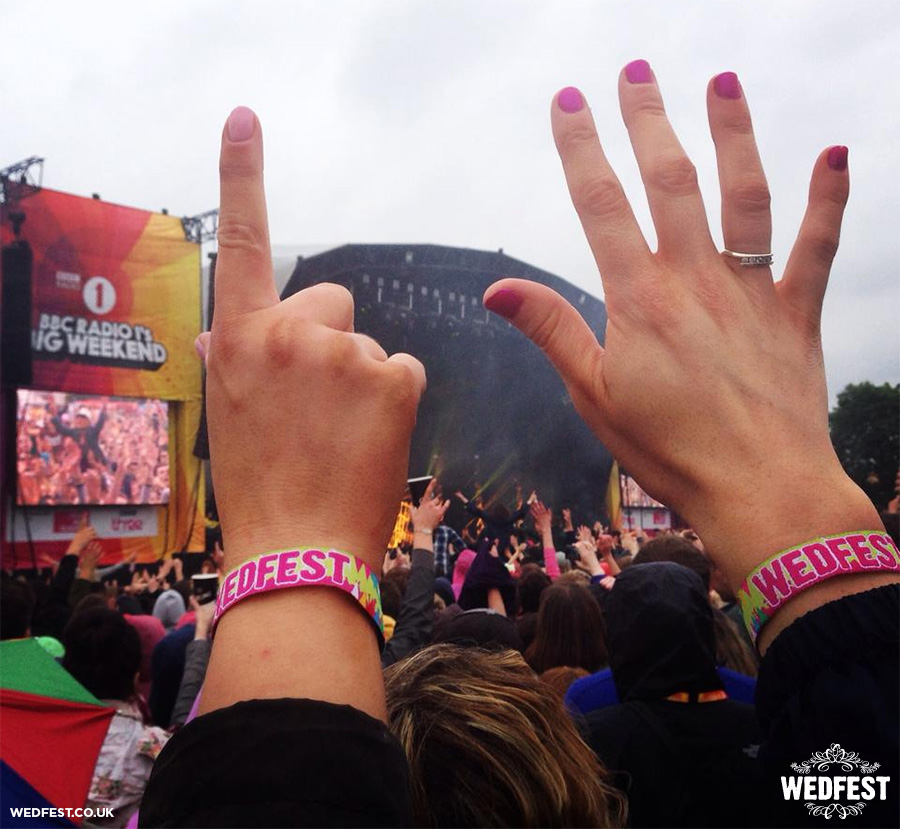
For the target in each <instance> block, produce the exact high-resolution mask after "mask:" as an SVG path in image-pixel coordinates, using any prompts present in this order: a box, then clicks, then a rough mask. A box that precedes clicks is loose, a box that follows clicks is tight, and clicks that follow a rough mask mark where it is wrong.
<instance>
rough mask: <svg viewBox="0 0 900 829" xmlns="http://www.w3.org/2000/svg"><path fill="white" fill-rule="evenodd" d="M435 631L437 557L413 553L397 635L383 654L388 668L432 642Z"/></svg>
mask: <svg viewBox="0 0 900 829" xmlns="http://www.w3.org/2000/svg"><path fill="white" fill-rule="evenodd" d="M433 629H434V553H432V552H431V551H430V550H413V551H412V564H411V566H410V568H409V581H408V582H407V583H406V593H404V594H403V603H402V604H401V605H400V616H399V618H398V619H397V625H396V627H395V628H394V635H393V636H392V637H391V640H390V642H388V643H387V644H386V645H385V646H384V650H383V651H382V652H381V666H382V667H383V668H386V667H387V666H388V665H393V664H394V663H395V662H399V661H400V660H401V659H403V657H405V656H408V655H409V654H410V653H412V652H413V651H414V650H415V649H416V648H420V647H421V646H422V645H424V644H425V643H426V642H428V641H429V640H430V639H431V631H432V630H433Z"/></svg>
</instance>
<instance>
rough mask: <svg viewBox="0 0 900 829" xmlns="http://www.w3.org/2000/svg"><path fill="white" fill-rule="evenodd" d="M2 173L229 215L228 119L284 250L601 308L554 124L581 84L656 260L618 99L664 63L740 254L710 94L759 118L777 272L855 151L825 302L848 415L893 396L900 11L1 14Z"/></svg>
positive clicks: (161, 8) (896, 372)
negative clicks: (358, 258)
mask: <svg viewBox="0 0 900 829" xmlns="http://www.w3.org/2000/svg"><path fill="white" fill-rule="evenodd" d="M3 30H4V36H3V39H2V45H0V112H2V119H0V166H5V165H7V164H10V163H13V162H15V161H18V160H20V159H22V158H25V157H26V156H29V155H41V156H44V157H45V158H46V167H45V174H44V184H45V185H46V186H47V187H52V188H54V189H57V190H64V191H69V192H73V193H78V194H83V195H89V194H90V193H92V192H98V193H100V194H101V196H102V197H103V198H104V199H105V200H107V201H113V202H118V203H121V204H127V205H132V206H135V207H141V208H147V209H154V210H155V209H159V208H162V207H167V208H168V209H169V210H170V212H172V213H173V214H177V215H185V214H196V213H200V212H202V211H204V210H207V209H210V208H212V207H215V206H216V205H217V199H218V183H217V166H216V165H217V154H218V147H219V136H220V131H221V128H222V124H223V122H224V120H225V118H226V117H227V115H228V113H229V111H230V110H231V109H232V107H234V106H236V105H238V104H246V105H248V106H251V107H253V108H254V109H255V110H256V112H257V113H258V115H259V116H260V119H261V120H262V124H263V130H264V133H265V140H266V178H267V190H268V202H269V218H270V225H271V235H272V240H273V242H274V243H275V244H276V245H278V244H282V245H330V244H340V243H343V242H372V243H375V242H411V243H415V242H420V243H428V242H430V243H435V244H445V245H458V246H464V247H475V248H483V249H496V248H499V247H502V248H503V249H504V250H505V252H506V253H507V254H509V255H511V256H515V257H517V258H519V259H523V260H525V261H526V262H529V263H531V264H534V265H537V266H539V267H542V268H545V269H547V270H549V271H552V272H554V273H557V274H559V275H560V276H562V277H564V278H565V279H568V280H569V281H571V282H573V283H575V284H577V285H579V286H581V287H583V288H585V289H587V290H589V291H591V292H593V293H595V294H597V295H598V296H601V297H602V290H601V287H600V280H599V277H598V276H597V274H596V269H595V267H594V264H593V260H592V258H591V255H590V253H589V250H588V247H587V244H586V243H585V241H584V238H583V236H582V233H581V229H580V226H579V223H578V220H577V218H576V215H575V212H574V210H573V209H572V207H571V204H570V202H569V198H568V195H567V192H566V189H565V185H564V181H563V177H562V172H561V168H560V164H559V161H558V158H557V155H556V151H555V149H554V147H553V142H552V139H551V135H550V125H549V105H550V100H551V97H552V96H553V94H554V93H555V92H556V91H557V90H558V89H559V88H560V87H563V86H567V85H570V84H571V85H576V86H579V87H580V88H581V89H582V90H583V91H584V93H585V94H586V95H587V97H588V100H589V102H590V105H591V107H592V110H593V113H594V117H595V120H596V121H597V125H598V129H599V130H600V136H601V140H602V141H603V143H604V146H605V149H606V152H607V155H608V156H609V158H610V160H611V162H612V163H613V165H614V167H615V169H616V170H617V172H618V174H619V176H620V178H621V179H622V181H623V183H624V185H625V189H626V191H627V192H628V194H629V196H630V198H631V200H632V203H633V204H634V207H635V210H636V212H637V214H638V217H639V220H640V221H641V224H642V226H643V227H644V229H645V232H646V233H647V235H648V239H649V240H650V242H651V244H655V240H654V237H653V230H652V225H651V224H650V221H649V212H648V210H647V206H646V200H645V198H644V195H643V191H642V188H641V186H640V180H639V177H638V173H637V167H636V164H635V162H634V159H633V156H632V153H631V149H630V145H629V142H628V138H627V134H626V132H625V129H624V127H623V125H622V122H621V118H620V115H619V105H618V98H617V94H616V83H617V76H618V73H619V70H620V69H621V67H622V66H623V65H624V64H625V63H627V62H628V61H630V60H633V59H635V58H645V59H647V60H649V61H650V63H651V65H652V66H653V68H654V70H655V72H656V74H657V77H658V78H659V80H660V84H661V86H662V91H663V95H664V96H665V100H666V106H667V109H668V111H669V116H670V119H671V120H672V122H673V124H674V126H675V128H676V130H677V131H678V134H679V136H680V137H681V141H682V143H683V144H684V146H685V148H686V149H687V151H688V153H689V155H690V156H691V158H692V159H693V161H694V163H695V164H696V165H697V167H698V170H699V175H700V182H701V186H702V187H703V192H704V197H705V201H706V205H707V210H708V213H709V215H710V216H711V217H712V218H713V221H712V222H711V226H712V228H713V236H714V238H716V239H717V242H719V243H721V231H720V228H719V222H718V219H717V217H718V213H719V196H718V184H717V179H716V172H715V171H716V167H715V157H714V153H713V146H712V142H711V140H710V138H709V130H708V126H707V120H706V111H705V87H706V83H707V80H708V79H709V78H710V77H711V76H712V75H714V74H716V73H718V72H721V71H725V70H732V71H736V72H737V73H738V75H739V77H740V78H741V82H742V84H743V87H744V90H745V92H746V95H747V98H748V100H749V103H750V106H751V109H752V113H753V118H754V123H755V127H756V134H757V138H758V141H759V145H760V150H761V154H762V158H763V163H764V164H765V167H766V172H767V175H768V178H769V184H770V188H771V191H772V197H773V212H774V232H775V236H774V245H773V248H774V253H775V256H776V259H777V261H778V262H780V263H784V262H785V261H786V258H787V254H788V252H789V250H790V246H791V244H792V242H793V239H794V237H795V235H796V232H797V228H798V226H799V223H800V219H801V217H802V214H803V210H804V207H805V201H806V195H807V185H808V181H809V174H810V170H811V167H812V163H813V160H814V159H815V157H816V155H817V153H818V152H819V151H820V150H821V149H822V148H824V147H826V146H829V145H831V144H846V145H848V146H849V147H850V168H851V177H852V192H851V199H850V205H849V209H848V213H847V217H846V220H845V224H844V232H843V237H842V243H841V251H840V253H839V254H838V258H837V261H836V264H835V267H834V270H833V271H832V281H831V285H830V287H829V294H828V298H827V300H826V307H825V321H824V341H825V356H826V364H827V367H828V381H829V392H830V396H831V399H832V402H833V401H834V397H835V395H836V393H837V391H839V390H840V389H841V388H843V387H844V386H845V385H846V384H847V383H851V382H860V381H862V380H871V381H873V382H884V381H890V382H898V381H900V342H898V326H897V317H898V309H900V232H898V231H900V142H898V137H900V95H898V92H897V85H898V78H900V73H898V68H900V67H898V63H900V60H898V55H900V3H898V2H896V0H885V1H884V2H879V1H877V0H855V2H852V3H848V2H800V1H799V0H775V2H711V1H710V2H683V0H663V2H656V1H655V0H643V1H642V2H637V0H635V1H634V2H621V0H617V2H597V1H596V0H595V2H584V3H581V2H578V3H576V2H549V0H545V2H531V3H528V2H512V1H511V0H508V1H504V0H490V1H488V0H483V1H482V2H465V0H453V2H450V0H446V1H444V0H442V1H441V2H437V0H433V1H432V2H424V1H423V2H412V0H407V1H406V2H387V0H367V2H341V1H340V0H328V2H325V1H324V0H322V2H265V1H264V0H240V1H236V0H228V2H221V0H215V1H214V0H177V2H173V0H155V2H153V3H133V2H119V3H112V2H86V1H85V0H79V2H76V3H71V2H62V0H60V2H46V0H30V1H29V2H27V3H21V2H20V3H11V2H10V3H5V4H4V11H3Z"/></svg>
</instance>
